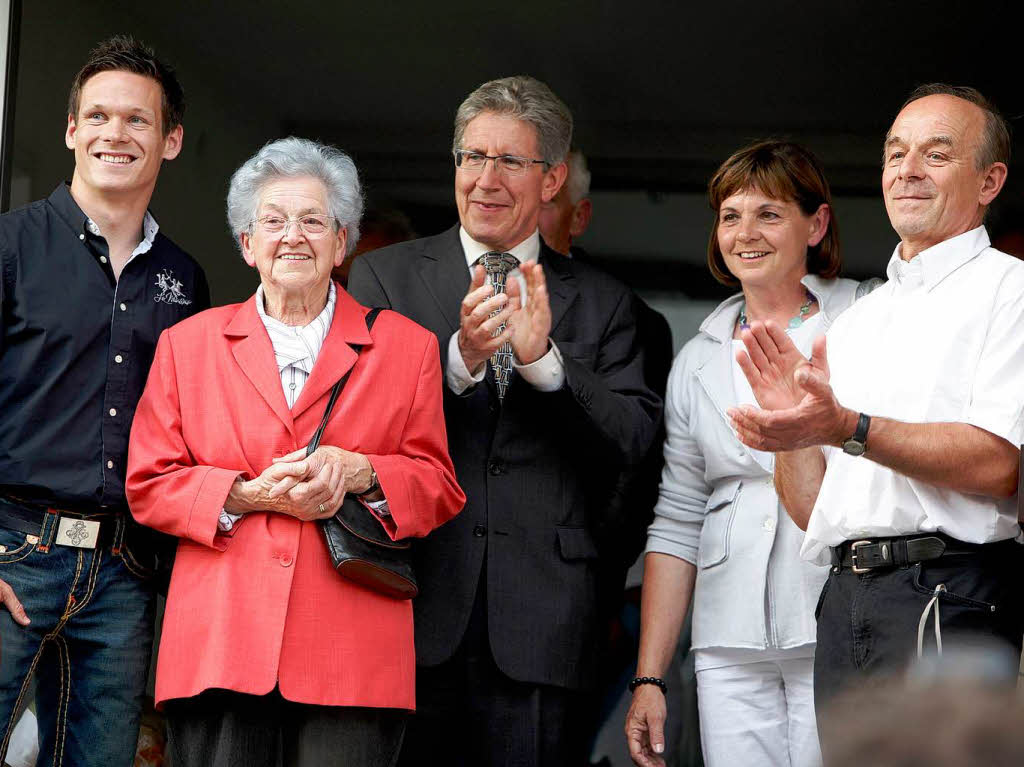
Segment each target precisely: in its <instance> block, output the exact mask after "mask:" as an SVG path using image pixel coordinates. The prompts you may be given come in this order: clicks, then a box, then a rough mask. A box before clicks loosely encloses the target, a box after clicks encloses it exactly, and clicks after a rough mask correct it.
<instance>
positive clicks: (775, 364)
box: [728, 320, 857, 453]
mask: <svg viewBox="0 0 1024 767" xmlns="http://www.w3.org/2000/svg"><path fill="white" fill-rule="evenodd" d="M741 338H742V339H743V345H744V347H745V348H746V351H738V352H737V353H736V360H737V362H739V365H740V369H742V370H743V374H744V375H745V376H746V377H747V381H749V382H750V388H751V389H752V390H753V392H754V398H755V399H756V400H757V402H758V404H759V405H760V406H761V409H758V408H756V407H753V406H751V405H742V406H740V407H734V408H730V409H729V411H728V415H729V418H730V420H731V421H732V426H733V429H735V430H736V435H737V436H738V437H739V439H740V441H741V442H743V444H745V445H747V446H748V447H752V448H755V449H757V450H766V451H770V452H776V453H777V452H784V451H789V450H799V449H801V448H806V447H812V446H815V445H840V444H842V442H843V440H845V439H847V438H848V437H850V436H851V435H852V434H853V432H854V430H855V429H856V425H857V413H855V412H854V411H852V410H849V409H848V408H844V407H843V406H842V405H840V404H839V401H838V400H837V399H836V396H835V394H834V393H833V391H832V386H831V385H830V383H829V369H828V355H827V351H826V342H825V336H823V335H822V336H818V337H817V338H815V339H814V344H813V346H812V350H811V358H810V359H809V360H808V359H807V358H806V357H804V355H803V354H801V353H800V350H799V349H797V348H796V345H795V344H794V343H793V341H792V340H791V339H790V337H789V336H788V335H786V333H785V331H783V330H782V328H780V327H779V326H778V325H776V324H775V323H774V322H772V321H770V320H769V321H768V322H752V323H751V324H750V328H749V330H747V329H745V330H743V332H742V333H741Z"/></svg>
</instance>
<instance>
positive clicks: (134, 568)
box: [117, 546, 156, 580]
mask: <svg viewBox="0 0 1024 767" xmlns="http://www.w3.org/2000/svg"><path fill="white" fill-rule="evenodd" d="M126 555H127V556H126ZM117 558H118V559H120V560H121V562H122V564H124V566H125V569H126V570H127V571H128V572H130V573H131V574H132V575H134V576H135V577H136V578H141V579H142V580H150V579H151V578H153V576H154V575H156V571H155V570H150V569H148V568H146V567H143V566H142V565H140V564H139V563H138V562H137V561H136V560H135V557H133V556H132V555H131V552H129V551H128V549H127V548H125V547H123V546H122V547H121V551H120V553H118V555H117Z"/></svg>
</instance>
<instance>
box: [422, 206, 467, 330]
mask: <svg viewBox="0 0 1024 767" xmlns="http://www.w3.org/2000/svg"><path fill="white" fill-rule="evenodd" d="M416 270H417V272H418V273H419V276H420V279H422V280H423V284H424V285H426V288H427V292H428V293H430V295H431V297H433V299H434V301H435V302H436V303H437V308H438V309H439V310H440V311H441V314H442V315H443V316H444V318H445V320H446V321H447V322H448V325H449V326H450V327H451V330H452V332H453V333H454V332H455V331H456V330H458V329H459V320H460V317H459V314H460V308H461V306H462V299H463V298H465V297H466V292H467V291H468V290H469V281H470V280H469V267H467V266H466V255H465V253H464V252H463V250H462V242H461V241H460V240H459V227H458V225H456V226H454V227H453V228H451V229H449V230H448V231H447V232H445V233H444V234H441V235H439V236H437V237H435V238H433V239H431V240H430V241H429V242H428V243H425V244H424V248H423V254H422V257H421V258H420V259H419V263H417V264H416Z"/></svg>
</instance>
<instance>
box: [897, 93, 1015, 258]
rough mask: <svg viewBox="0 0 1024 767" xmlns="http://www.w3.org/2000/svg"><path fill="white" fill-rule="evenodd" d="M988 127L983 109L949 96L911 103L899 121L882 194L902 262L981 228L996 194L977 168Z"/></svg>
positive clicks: (984, 172)
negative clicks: (899, 244)
mask: <svg viewBox="0 0 1024 767" xmlns="http://www.w3.org/2000/svg"><path fill="white" fill-rule="evenodd" d="M984 125H985V115H984V113H983V112H982V110H981V109H980V108H978V107H977V106H975V105H974V104H971V103H970V102H968V101H964V100H963V99H959V98H956V97H955V96H947V95H935V96H926V97H925V98H921V99H918V100H917V101H913V102H911V103H910V104H908V105H907V106H906V107H905V108H904V109H903V111H901V112H900V113H899V114H898V115H897V116H896V120H895V122H893V124H892V128H890V129H889V135H888V137H887V138H886V142H885V166H884V167H883V169H882V194H883V195H884V197H885V209H886V211H887V212H888V213H889V220H890V221H891V222H892V226H893V228H894V229H895V230H896V232H897V234H899V235H900V238H901V239H902V240H903V242H904V253H903V256H904V258H908V257H913V255H916V253H919V252H920V251H921V250H924V249H925V248H927V247H931V246H932V245H935V244H937V243H939V242H942V241H944V240H947V239H949V238H951V237H955V236H956V235H958V234H962V233H963V232H966V231H969V230H971V229H974V228H975V227H977V226H980V225H981V222H982V219H983V218H984V213H985V206H986V205H988V203H989V202H991V201H992V198H994V197H995V195H996V194H997V193H998V189H996V190H995V192H991V186H990V184H989V183H988V182H989V180H990V169H987V168H981V169H979V168H978V166H977V161H976V158H977V152H978V148H979V145H980V143H981V139H982V132H983V130H984ZM996 165H1000V166H1001V165H1002V163H996ZM1003 168H1004V170H1005V166H1003ZM908 245H909V247H907V246H908Z"/></svg>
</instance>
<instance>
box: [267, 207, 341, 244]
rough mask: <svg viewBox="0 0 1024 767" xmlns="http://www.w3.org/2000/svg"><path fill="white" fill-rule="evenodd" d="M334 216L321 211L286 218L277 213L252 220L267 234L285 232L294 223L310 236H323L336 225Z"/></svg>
mask: <svg viewBox="0 0 1024 767" xmlns="http://www.w3.org/2000/svg"><path fill="white" fill-rule="evenodd" d="M334 221H335V219H334V217H333V216H324V215H321V214H319V213H307V214H305V215H304V216H299V217H297V218H285V217H284V216H280V215H278V214H276V213H271V214H269V215H266V216H260V217H259V218H257V219H254V220H253V221H252V223H253V224H256V225H257V226H259V228H260V229H261V230H263V232H264V233H266V234H284V233H285V232H287V231H288V230H289V229H291V226H292V224H298V225H299V229H301V230H302V233H303V234H304V235H306V236H307V237H310V238H313V239H315V238H317V237H323V236H324V235H325V234H327V232H328V231H329V230H330V229H331V228H332V226H333V225H334Z"/></svg>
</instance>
